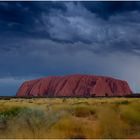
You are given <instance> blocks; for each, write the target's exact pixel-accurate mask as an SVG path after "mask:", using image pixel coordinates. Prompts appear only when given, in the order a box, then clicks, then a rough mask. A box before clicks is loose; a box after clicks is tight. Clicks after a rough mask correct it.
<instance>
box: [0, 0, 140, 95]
mask: <svg viewBox="0 0 140 140" xmlns="http://www.w3.org/2000/svg"><path fill="white" fill-rule="evenodd" d="M73 73H81V74H82V73H83V74H95V75H104V76H111V77H114V78H119V79H122V80H127V81H128V83H129V84H130V87H131V88H132V90H133V91H134V92H140V2H113V1H112V2H111V1H110V2H101V1H98V2H55V1H53V2H0V95H15V94H16V92H17V90H18V88H19V86H20V85H21V84H22V82H23V81H25V80H29V79H36V78H40V77H45V76H48V75H66V74H73Z"/></svg>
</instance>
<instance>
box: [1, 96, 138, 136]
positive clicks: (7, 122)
mask: <svg viewBox="0 0 140 140" xmlns="http://www.w3.org/2000/svg"><path fill="white" fill-rule="evenodd" d="M0 138H73V139H75V138H79V139H80V138H140V99H138V98H133V99H130V98H61V99H60V98H40V99H36V98H35V99H10V100H0Z"/></svg>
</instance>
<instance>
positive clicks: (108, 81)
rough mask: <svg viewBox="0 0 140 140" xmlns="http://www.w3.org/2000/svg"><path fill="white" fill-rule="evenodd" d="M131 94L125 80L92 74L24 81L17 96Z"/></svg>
mask: <svg viewBox="0 0 140 140" xmlns="http://www.w3.org/2000/svg"><path fill="white" fill-rule="evenodd" d="M129 94H132V91H131V89H130V88H129V85H128V83H127V82H126V81H122V80H118V79H114V78H110V77H104V76H94V75H80V74H75V75H67V76H50V77H46V78H40V79H37V80H31V81H25V82H24V83H23V84H22V85H21V87H20V88H19V90H18V92H17V94H16V95H17V96H49V97H61V96H67V97H70V96H71V97H93V96H125V95H129Z"/></svg>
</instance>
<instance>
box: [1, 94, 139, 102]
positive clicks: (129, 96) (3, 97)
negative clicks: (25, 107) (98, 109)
mask: <svg viewBox="0 0 140 140" xmlns="http://www.w3.org/2000/svg"><path fill="white" fill-rule="evenodd" d="M116 97H117V98H124V97H125V98H140V93H135V94H131V95H126V96H94V97H90V96H82V97H81V96H61V97H60V96H0V99H5V100H10V99H12V98H23V99H32V98H116Z"/></svg>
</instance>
